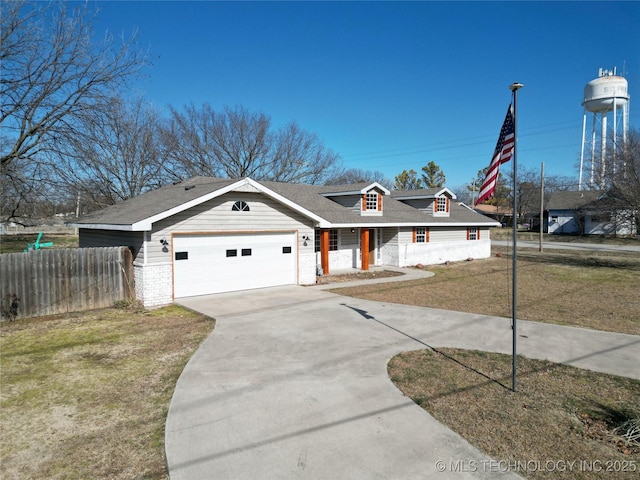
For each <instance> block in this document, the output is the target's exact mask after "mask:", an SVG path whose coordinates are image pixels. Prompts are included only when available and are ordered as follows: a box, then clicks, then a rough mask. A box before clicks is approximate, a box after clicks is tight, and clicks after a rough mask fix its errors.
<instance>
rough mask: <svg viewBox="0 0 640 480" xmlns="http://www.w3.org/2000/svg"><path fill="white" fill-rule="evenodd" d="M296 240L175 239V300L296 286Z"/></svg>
mask: <svg viewBox="0 0 640 480" xmlns="http://www.w3.org/2000/svg"><path fill="white" fill-rule="evenodd" d="M295 240H296V235H295V233H293V232H286V233H264V234H241V235H238V234H236V235H184V236H183V235H179V236H178V235H176V236H174V240H173V242H174V252H175V254H174V262H173V264H174V296H175V297H176V298H179V297H186V296H194V295H205V294H209V293H220V292H230V291H237V290H246V289H252V288H263V287H270V286H277V285H290V284H295V283H296V280H297V275H296V270H297V255H296V243H295ZM185 256H186V257H187V258H186V259H184V260H179V259H178V258H180V257H182V258H184V257H185Z"/></svg>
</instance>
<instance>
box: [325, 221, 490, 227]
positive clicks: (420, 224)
mask: <svg viewBox="0 0 640 480" xmlns="http://www.w3.org/2000/svg"><path fill="white" fill-rule="evenodd" d="M499 226H501V223H500V222H447V223H443V222H400V223H398V222H389V223H362V222H359V223H330V222H321V223H319V224H318V228H383V227H386V228H388V227H487V228H488V227H499Z"/></svg>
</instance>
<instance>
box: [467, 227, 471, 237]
mask: <svg viewBox="0 0 640 480" xmlns="http://www.w3.org/2000/svg"><path fill="white" fill-rule="evenodd" d="M470 236H471V230H470V229H469V228H467V240H469V237H470Z"/></svg>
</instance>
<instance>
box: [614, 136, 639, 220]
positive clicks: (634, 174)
mask: <svg viewBox="0 0 640 480" xmlns="http://www.w3.org/2000/svg"><path fill="white" fill-rule="evenodd" d="M618 156H619V163H618V169H617V170H616V171H615V172H613V173H612V178H613V180H612V182H611V183H612V185H613V188H614V189H615V195H616V197H618V199H619V203H620V206H622V207H624V208H625V210H626V211H627V212H628V215H630V216H632V219H633V222H635V226H636V231H637V232H640V130H635V129H632V130H630V131H629V133H628V134H627V141H626V143H625V144H624V145H623V147H622V149H621V151H619V152H618Z"/></svg>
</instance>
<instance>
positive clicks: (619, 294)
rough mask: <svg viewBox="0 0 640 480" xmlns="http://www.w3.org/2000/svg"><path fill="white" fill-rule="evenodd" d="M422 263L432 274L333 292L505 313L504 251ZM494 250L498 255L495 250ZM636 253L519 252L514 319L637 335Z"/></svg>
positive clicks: (639, 275) (639, 277)
mask: <svg viewBox="0 0 640 480" xmlns="http://www.w3.org/2000/svg"><path fill="white" fill-rule="evenodd" d="M493 251H494V256H493V257H491V258H488V259H483V260H475V261H471V262H459V263H453V264H450V265H436V266H429V267H428V269H429V270H431V271H433V272H434V273H435V276H434V277H431V278H426V279H422V280H416V281H411V282H397V283H388V284H381V285H365V286H359V287H350V288H344V289H339V290H335V292H336V293H341V294H344V295H349V296H353V297H358V298H365V299H369V300H377V301H381V302H392V303H402V304H408V305H418V306H424V307H433V308H441V309H446V310H457V311H463V312H470V313H478V314H483V315H494V316H500V317H510V316H511V297H510V294H509V292H510V288H511V282H512V277H511V264H512V261H511V257H510V255H509V254H508V252H507V250H506V248H500V247H494V250H493ZM495 254H500V255H501V256H500V257H496V256H495ZM639 291H640V255H638V254H632V253H628V254H625V253H616V254H613V253H606V252H573V251H568V250H555V251H553V252H548V251H547V252H544V253H539V252H537V251H532V250H524V251H522V252H518V318H519V319H523V320H533V321H538V322H548V323H555V324H560V325H570V326H579V327H587V328H593V329H597V330H604V331H611V332H620V333H629V334H634V335H638V334H640V315H638V312H639V311H640V295H638V292H639Z"/></svg>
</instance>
